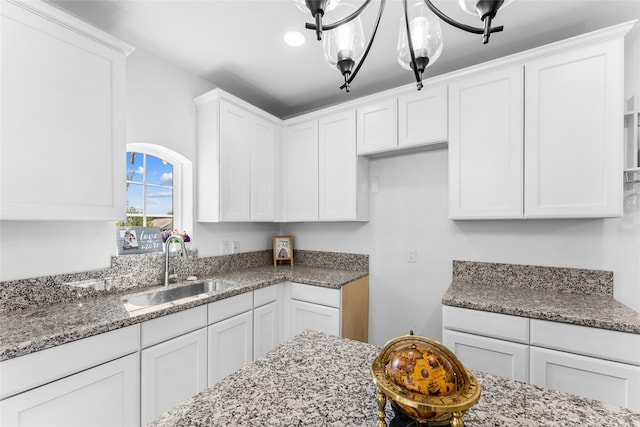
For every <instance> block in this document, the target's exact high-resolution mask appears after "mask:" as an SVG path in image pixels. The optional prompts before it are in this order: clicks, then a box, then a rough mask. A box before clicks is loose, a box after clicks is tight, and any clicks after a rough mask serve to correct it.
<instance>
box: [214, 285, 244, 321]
mask: <svg viewBox="0 0 640 427" xmlns="http://www.w3.org/2000/svg"><path fill="white" fill-rule="evenodd" d="M251 309H253V293H252V292H246V293H244V294H240V295H236V296H234V297H230V298H225V299H223V300H220V301H216V302H212V303H210V304H209V307H208V311H209V316H208V317H209V324H212V323H216V322H219V321H221V320H224V319H228V318H229V317H232V316H235V315H236V314H240V313H244V312H245V311H249V310H251Z"/></svg>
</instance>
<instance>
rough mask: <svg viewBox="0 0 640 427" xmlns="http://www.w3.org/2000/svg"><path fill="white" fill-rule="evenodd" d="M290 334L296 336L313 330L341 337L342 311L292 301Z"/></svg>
mask: <svg viewBox="0 0 640 427" xmlns="http://www.w3.org/2000/svg"><path fill="white" fill-rule="evenodd" d="M289 322H290V323H289V334H290V336H294V335H296V334H299V333H300V332H302V331H304V330H305V329H312V330H314V331H320V332H324V333H327V334H331V335H336V336H340V309H339V308H334V307H327V306H325V305H319V304H312V303H309V302H304V301H298V300H291V301H290V318H289Z"/></svg>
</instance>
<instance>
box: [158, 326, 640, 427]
mask: <svg viewBox="0 0 640 427" xmlns="http://www.w3.org/2000/svg"><path fill="white" fill-rule="evenodd" d="M379 351H380V349H379V348H377V347H375V346H373V345H371V344H366V343H361V342H357V341H351V340H348V339H344V338H338V337H335V336H331V335H326V334H323V333H319V332H313V331H305V332H303V333H302V334H300V335H297V336H296V337H294V338H292V339H291V340H289V341H287V342H285V343H283V344H281V345H280V346H278V347H276V348H275V349H274V350H272V351H271V352H270V353H268V354H267V355H265V356H264V357H262V358H259V359H257V360H256V361H255V362H253V363H252V364H250V365H247V366H245V367H244V368H241V369H240V370H238V371H236V372H235V373H233V374H231V375H229V376H228V377H226V378H225V379H223V380H222V381H221V382H219V383H218V384H216V385H214V386H213V387H211V388H209V389H206V390H204V391H202V392H201V393H199V394H197V395H195V396H194V397H192V398H190V399H188V400H186V401H185V402H183V403H182V404H180V405H178V406H176V407H175V408H174V409H172V410H170V411H168V412H167V413H165V414H163V415H161V416H160V417H159V418H157V419H156V420H154V421H152V422H151V423H150V424H149V426H155V427H160V426H231V425H242V426H302V425H309V426H340V427H342V426H373V425H375V424H376V420H377V404H376V386H375V384H374V381H373V378H372V376H371V373H370V370H369V368H370V366H371V362H372V361H373V359H374V358H375V357H376V356H377V354H378V352H379ZM476 375H477V377H478V380H479V382H480V385H481V397H480V400H479V401H478V403H477V404H476V405H475V406H473V407H472V408H470V409H469V410H468V412H467V414H466V416H465V426H466V427H479V426H543V425H547V426H558V425H581V426H599V427H602V426H611V427H620V426H629V427H633V426H636V427H637V426H639V425H640V414H638V413H634V412H631V411H629V410H627V409H624V408H620V407H616V406H613V405H608V404H604V403H601V402H598V401H595V400H591V399H586V398H582V397H577V396H574V395H570V394H566V393H561V392H557V391H552V390H547V389H542V388H539V387H536V386H532V385H528V384H525V383H521V382H517V381H513V380H509V379H506V378H500V377H497V376H494V375H489V374H484V373H481V372H476ZM387 414H388V415H390V414H392V412H391V409H390V407H389V404H387ZM387 421H389V420H387Z"/></svg>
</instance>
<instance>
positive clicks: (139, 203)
mask: <svg viewBox="0 0 640 427" xmlns="http://www.w3.org/2000/svg"><path fill="white" fill-rule="evenodd" d="M126 160H127V168H126V170H127V180H126V182H127V221H126V222H119V223H118V224H117V225H118V226H127V225H129V226H142V227H159V228H160V229H162V230H171V229H173V211H174V205H173V199H174V197H173V165H172V164H171V163H169V162H167V161H164V160H162V159H161V158H159V157H155V156H152V155H150V154H145V153H134V152H130V151H129V152H127V156H126Z"/></svg>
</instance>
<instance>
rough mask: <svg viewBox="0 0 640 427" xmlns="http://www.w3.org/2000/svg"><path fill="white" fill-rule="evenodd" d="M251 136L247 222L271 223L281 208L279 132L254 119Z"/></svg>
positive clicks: (262, 120)
mask: <svg viewBox="0 0 640 427" xmlns="http://www.w3.org/2000/svg"><path fill="white" fill-rule="evenodd" d="M251 135H252V137H251V150H250V151H251V221H275V220H277V219H278V215H279V211H280V208H281V206H280V204H281V201H280V198H279V197H280V193H281V192H280V190H279V187H280V182H281V179H278V177H279V174H280V162H281V160H280V159H281V148H282V144H281V143H280V141H282V129H281V127H280V126H278V125H275V124H274V123H272V122H270V121H267V120H264V119H262V118H260V117H254V120H253V122H252V124H251Z"/></svg>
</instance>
